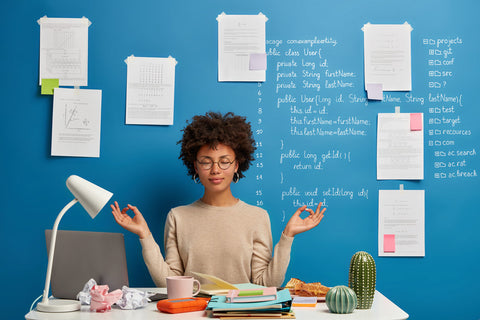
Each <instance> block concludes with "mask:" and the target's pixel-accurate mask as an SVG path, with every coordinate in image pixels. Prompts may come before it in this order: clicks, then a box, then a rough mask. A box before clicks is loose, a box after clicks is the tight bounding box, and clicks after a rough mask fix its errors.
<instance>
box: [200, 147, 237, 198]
mask: <svg viewBox="0 0 480 320" xmlns="http://www.w3.org/2000/svg"><path fill="white" fill-rule="evenodd" d="M235 160H236V159H235V152H234V151H233V149H232V148H230V147H229V146H226V145H224V144H218V145H217V147H216V148H215V149H212V148H211V147H210V146H209V145H204V146H203V147H201V148H200V150H198V153H197V160H196V161H195V171H196V172H197V174H198V177H199V178H200V182H201V183H202V184H203V186H204V187H205V191H206V192H214V193H217V192H218V193H221V192H222V191H225V190H229V189H230V183H231V182H232V179H233V175H234V173H235V172H237V170H238V163H237V161H235ZM212 162H213V163H212ZM209 167H210V168H209ZM227 167H228V168H227ZM222 168H226V169H222Z"/></svg>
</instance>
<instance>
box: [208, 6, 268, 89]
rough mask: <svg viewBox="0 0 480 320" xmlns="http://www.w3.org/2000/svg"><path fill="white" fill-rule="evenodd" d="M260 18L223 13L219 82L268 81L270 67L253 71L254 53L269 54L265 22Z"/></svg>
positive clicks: (219, 42) (219, 31)
mask: <svg viewBox="0 0 480 320" xmlns="http://www.w3.org/2000/svg"><path fill="white" fill-rule="evenodd" d="M267 20H268V19H267V17H266V16H265V15H263V14H262V13H259V14H258V15H227V14H225V13H222V14H220V15H219V16H218V17H217V21H218V81H220V82H222V81H250V82H263V81H265V78H266V76H265V74H266V72H265V69H266V66H265V67H264V68H263V67H262V68H260V69H257V66H255V67H254V68H252V69H251V68H250V56H251V54H265V22H266V21H267Z"/></svg>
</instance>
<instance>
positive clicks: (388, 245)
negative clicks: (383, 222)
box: [383, 234, 395, 252]
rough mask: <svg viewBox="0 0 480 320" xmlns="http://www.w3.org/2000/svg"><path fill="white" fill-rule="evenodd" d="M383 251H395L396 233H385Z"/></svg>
mask: <svg viewBox="0 0 480 320" xmlns="http://www.w3.org/2000/svg"><path fill="white" fill-rule="evenodd" d="M383 252H395V235H394V234H384V235H383Z"/></svg>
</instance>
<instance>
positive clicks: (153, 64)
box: [125, 56, 177, 125]
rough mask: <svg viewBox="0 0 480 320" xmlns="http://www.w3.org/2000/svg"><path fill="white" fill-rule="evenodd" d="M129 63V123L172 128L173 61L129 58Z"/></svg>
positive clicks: (127, 112)
mask: <svg viewBox="0 0 480 320" xmlns="http://www.w3.org/2000/svg"><path fill="white" fill-rule="evenodd" d="M125 63H126V64H127V101H126V116H125V123H126V124H142V125H172V124H173V111H174V92H175V66H176V64H177V61H176V60H175V59H174V58H172V57H168V58H145V57H134V56H130V57H128V58H127V59H126V60H125Z"/></svg>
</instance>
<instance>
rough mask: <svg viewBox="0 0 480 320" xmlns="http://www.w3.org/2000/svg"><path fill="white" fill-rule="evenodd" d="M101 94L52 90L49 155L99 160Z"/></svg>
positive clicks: (98, 91)
mask: <svg viewBox="0 0 480 320" xmlns="http://www.w3.org/2000/svg"><path fill="white" fill-rule="evenodd" d="M101 108H102V91H101V90H90V89H67V88H55V89H54V93H53V121H52V149H51V155H52V156H67V157H95V158H98V157H100V126H101V123H100V120H101Z"/></svg>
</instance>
